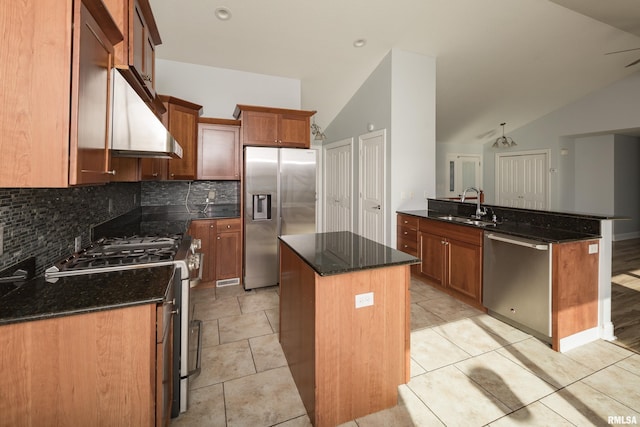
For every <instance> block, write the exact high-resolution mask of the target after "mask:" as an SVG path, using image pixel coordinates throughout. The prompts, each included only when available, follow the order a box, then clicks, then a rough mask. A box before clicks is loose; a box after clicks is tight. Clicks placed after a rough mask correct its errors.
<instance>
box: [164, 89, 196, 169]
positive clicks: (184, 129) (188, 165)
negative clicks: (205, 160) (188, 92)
mask: <svg viewBox="0 0 640 427" xmlns="http://www.w3.org/2000/svg"><path fill="white" fill-rule="evenodd" d="M160 99H162V101H163V104H164V105H165V107H166V109H167V112H166V113H165V116H164V117H163V122H165V123H166V125H167V129H168V130H169V133H171V135H173V137H174V138H175V139H176V141H178V144H180V146H181V147H182V158H181V159H171V160H169V177H168V178H169V179H178V180H179V179H185V180H193V179H196V165H197V163H196V162H197V146H198V117H200V114H202V106H201V105H197V104H193V103H191V102H188V101H185V100H182V99H178V98H174V97H172V96H164V95H160Z"/></svg>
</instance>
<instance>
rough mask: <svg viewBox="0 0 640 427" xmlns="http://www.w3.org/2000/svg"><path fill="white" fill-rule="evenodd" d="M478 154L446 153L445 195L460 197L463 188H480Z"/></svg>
mask: <svg viewBox="0 0 640 427" xmlns="http://www.w3.org/2000/svg"><path fill="white" fill-rule="evenodd" d="M481 172H482V171H481V169H480V155H479V154H455V153H450V154H447V193H446V197H461V196H462V192H463V191H464V189H465V188H469V187H476V188H482V173H481Z"/></svg>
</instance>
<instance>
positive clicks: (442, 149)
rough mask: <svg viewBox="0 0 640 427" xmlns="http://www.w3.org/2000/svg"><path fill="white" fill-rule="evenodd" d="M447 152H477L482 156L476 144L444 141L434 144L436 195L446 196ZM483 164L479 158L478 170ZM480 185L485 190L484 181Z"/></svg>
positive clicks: (480, 149) (479, 146)
mask: <svg viewBox="0 0 640 427" xmlns="http://www.w3.org/2000/svg"><path fill="white" fill-rule="evenodd" d="M448 154H478V155H480V156H482V146H481V145H478V144H444V143H438V144H437V145H436V197H447V175H448V174H449V164H448V162H447V155H448ZM483 166H484V160H481V164H480V170H482V168H483ZM480 187H481V188H480V189H481V190H485V185H484V181H483V182H482V185H481V186H480ZM485 192H486V190H485Z"/></svg>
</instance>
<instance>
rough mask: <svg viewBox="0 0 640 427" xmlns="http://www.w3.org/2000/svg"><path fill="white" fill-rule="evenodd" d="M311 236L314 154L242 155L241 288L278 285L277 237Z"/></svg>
mask: <svg viewBox="0 0 640 427" xmlns="http://www.w3.org/2000/svg"><path fill="white" fill-rule="evenodd" d="M315 231H316V151H315V150H305V149H297V148H271V147H246V148H245V149H244V287H245V289H254V288H261V287H265V286H273V285H276V284H277V283H278V263H279V260H278V236H282V235H287V234H306V233H315Z"/></svg>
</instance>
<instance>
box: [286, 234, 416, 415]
mask: <svg viewBox="0 0 640 427" xmlns="http://www.w3.org/2000/svg"><path fill="white" fill-rule="evenodd" d="M417 262H419V260H418V259H417V258H415V257H413V256H411V255H408V254H405V253H403V252H400V251H397V250H395V249H392V248H389V247H387V246H385V245H381V244H379V243H376V242H374V241H372V240H369V239H366V238H364V237H361V236H358V235H357V234H354V233H351V232H332V233H316V234H305V235H290V236H282V237H280V343H281V345H282V349H283V351H284V354H285V356H286V359H287V363H288V365H289V369H290V370H291V374H292V376H293V379H294V381H295V383H296V386H297V388H298V391H299V393H300V396H301V398H302V401H303V403H304V405H305V408H306V410H307V413H308V415H309V418H310V419H311V422H312V423H313V425H314V426H316V427H322V426H335V425H338V424H341V423H344V422H346V421H349V420H352V419H355V418H358V417H362V416H364V415H367V414H370V413H373V412H377V411H380V410H382V409H385V408H389V407H392V406H395V405H396V404H397V399H398V386H399V385H401V384H404V383H406V382H408V381H409V366H410V358H409V357H410V355H409V344H410V335H409V333H410V305H409V304H410V299H409V282H410V271H409V266H410V265H411V264H415V263H417Z"/></svg>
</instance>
